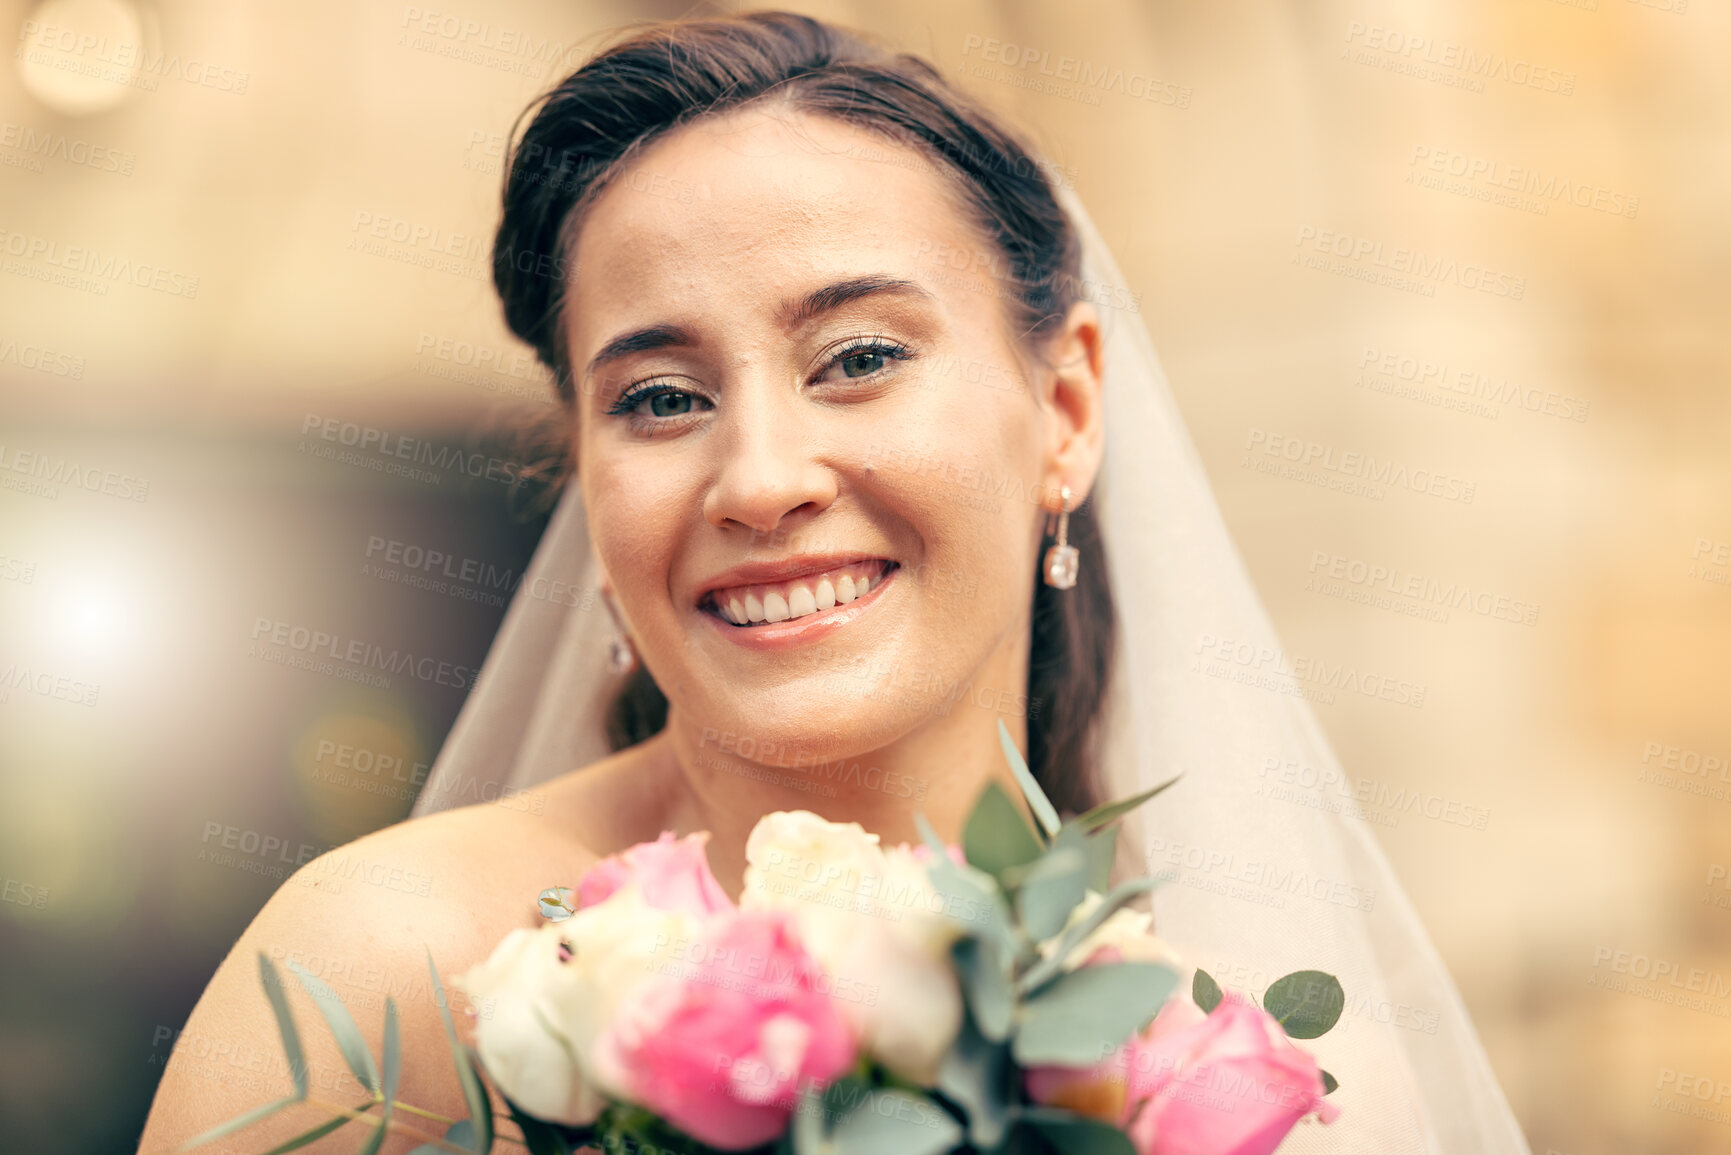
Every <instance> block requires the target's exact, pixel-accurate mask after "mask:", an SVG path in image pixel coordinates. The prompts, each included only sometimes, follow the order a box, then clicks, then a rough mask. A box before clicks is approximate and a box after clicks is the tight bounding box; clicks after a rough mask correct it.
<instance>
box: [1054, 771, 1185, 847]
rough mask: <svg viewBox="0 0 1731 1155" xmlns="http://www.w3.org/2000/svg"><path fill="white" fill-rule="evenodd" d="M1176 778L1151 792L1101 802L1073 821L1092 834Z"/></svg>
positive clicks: (1145, 791)
mask: <svg viewBox="0 0 1731 1155" xmlns="http://www.w3.org/2000/svg"><path fill="white" fill-rule="evenodd" d="M1182 777H1184V775H1182V774H1180V775H1178V778H1182ZM1178 778H1171V779H1168V780H1167V781H1165V782H1162V783H1160V785H1158V786H1156V787H1154V788H1153V789H1152V790H1144V791H1142V793H1140V794H1132V795H1131V796H1130V797H1128V798H1120V799H1118V801H1116V802H1103V803H1101V804H1100V805H1098V806H1096V807H1094V809H1092V810H1090V811H1088V812H1086V813H1084V814H1081V815H1079V816H1077V817H1076V818H1075V819H1074V820H1073V821H1075V822H1076V823H1077V824H1078V825H1079V826H1081V827H1082V829H1084V830H1086V831H1087V832H1088V833H1089V834H1092V833H1094V831H1096V830H1099V829H1100V828H1101V827H1102V826H1107V825H1110V824H1111V823H1113V822H1116V821H1118V819H1120V818H1122V817H1124V815H1126V814H1128V813H1130V812H1131V811H1132V810H1134V809H1136V808H1137V807H1138V806H1140V805H1142V804H1143V803H1144V802H1146V801H1148V800H1149V799H1150V798H1152V797H1154V796H1155V795H1156V794H1159V793H1160V792H1161V791H1162V790H1165V789H1167V788H1168V787H1170V786H1172V785H1174V784H1175V783H1176V782H1177V781H1178Z"/></svg>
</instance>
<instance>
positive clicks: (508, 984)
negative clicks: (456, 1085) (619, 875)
mask: <svg viewBox="0 0 1731 1155" xmlns="http://www.w3.org/2000/svg"><path fill="white" fill-rule="evenodd" d="M700 925H701V924H700V922H699V920H698V919H697V918H695V917H694V916H692V915H689V914H683V913H679V912H676V911H667V910H657V909H656V908H654V907H651V906H649V905H648V904H647V903H645V902H644V901H643V899H642V896H641V894H640V893H639V891H638V889H637V887H636V886H634V885H627V886H624V887H621V888H620V889H619V890H617V891H615V892H614V893H613V894H611V895H610V896H608V898H607V900H606V901H605V902H601V903H597V904H596V905H594V906H591V907H585V908H583V909H581V910H579V911H578V912H577V913H576V914H574V915H572V916H571V917H570V918H568V919H566V920H564V921H563V922H557V923H549V924H547V925H546V926H543V927H541V928H540V929H539V930H534V931H530V930H515V931H512V932H511V934H509V935H508V936H506V938H505V941H504V942H502V943H500V944H499V946H498V948H497V949H495V950H494V952H493V955H492V957H490V958H488V960H487V961H486V962H485V963H483V964H482V965H481V966H479V967H477V968H475V969H474V970H473V971H470V972H469V973H468V974H465V975H463V976H461V977H460V978H459V979H458V981H459V983H461V984H462V986H463V989H464V990H465V991H467V992H469V995H470V997H471V998H474V999H477V1000H480V999H489V1000H491V1001H492V1008H493V1013H492V1015H491V1016H490V1017H489V1018H487V1019H484V1020H482V1022H481V1025H480V1027H479V1029H478V1030H477V1032H476V1046H477V1049H478V1050H479V1051H480V1052H481V1058H482V1060H483V1061H484V1062H485V1063H486V1065H487V1070H488V1072H489V1073H490V1074H492V1075H493V1077H494V1079H495V1080H496V1081H497V1082H498V1084H499V1088H500V1090H501V1091H503V1092H504V1093H505V1094H506V1095H507V1096H509V1097H510V1098H511V1100H512V1101H513V1102H515V1103H517V1104H518V1105H519V1106H521V1107H522V1108H523V1109H524V1110H526V1111H528V1112H529V1113H530V1114H532V1115H535V1116H536V1117H538V1118H542V1119H547V1120H550V1121H553V1122H559V1123H566V1124H569V1125H572V1126H581V1125H583V1124H585V1123H590V1122H593V1121H594V1119H595V1116H596V1114H597V1113H598V1112H599V1111H600V1109H601V1107H602V1106H603V1104H604V1102H605V1100H604V1098H603V1096H609V1097H612V1098H622V1097H623V1095H622V1094H621V1092H620V1083H621V1080H620V1079H619V1078H618V1077H617V1075H616V1074H615V1072H614V1070H613V1065H612V1064H611V1063H610V1062H608V1061H607V1056H605V1055H603V1054H600V1053H598V1050H597V1047H596V1042H597V1040H598V1039H599V1038H600V1037H601V1035H602V1032H603V1031H604V1030H605V1029H606V1027H607V1026H608V1024H610V1023H611V1022H612V1021H613V1019H614V1017H615V1015H616V1013H617V1011H618V1008H619V1007H620V1005H621V1004H622V1003H623V1002H624V1001H625V1000H626V999H627V998H629V997H631V995H632V993H633V992H634V991H635V990H636V989H637V988H638V987H639V986H640V985H641V984H643V983H645V982H648V981H650V980H652V979H653V978H654V977H655V975H656V973H657V972H658V971H659V970H660V969H661V968H662V967H663V966H665V965H667V964H670V963H671V964H675V965H676V964H677V959H678V957H679V955H680V952H682V951H684V950H685V949H687V945H686V944H688V943H690V942H691V941H692V940H693V939H694V938H695V937H696V935H697V933H698V930H699V928H700ZM561 944H563V945H564V947H565V948H566V950H564V951H561V949H560V948H561ZM562 955H563V956H564V957H563V959H562Z"/></svg>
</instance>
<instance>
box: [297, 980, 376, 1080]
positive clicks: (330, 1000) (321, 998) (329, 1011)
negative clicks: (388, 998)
mask: <svg viewBox="0 0 1731 1155" xmlns="http://www.w3.org/2000/svg"><path fill="white" fill-rule="evenodd" d="M289 969H290V970H292V971H294V973H295V977H296V978H297V979H299V980H300V982H301V986H303V987H305V988H306V992H307V994H309V995H311V996H312V997H313V1002H315V1003H317V1004H318V1008H319V1013H320V1014H322V1015H324V1017H325V1022H326V1023H327V1024H329V1026H330V1028H331V1034H332V1035H334V1036H335V1037H336V1040H337V1049H338V1050H340V1051H342V1053H343V1061H344V1062H346V1063H348V1065H349V1070H351V1071H353V1072H354V1075H355V1078H357V1079H359V1080H360V1082H361V1086H363V1087H365V1088H366V1089H367V1090H369V1091H371V1092H372V1093H373V1094H374V1095H377V1094H378V1093H379V1069H378V1068H377V1067H375V1066H374V1065H373V1053H372V1052H371V1051H369V1050H367V1042H366V1040H365V1039H363V1038H362V1037H361V1030H360V1028H359V1027H357V1026H355V1020H354V1016H353V1015H351V1014H349V1008H347V1007H345V1006H344V1005H343V1000H342V999H341V997H339V996H338V995H337V992H336V991H334V990H332V989H331V988H330V987H329V986H328V985H326V983H325V982H324V980H322V979H320V978H319V977H318V976H317V975H315V974H313V973H312V972H311V971H309V970H307V969H306V968H305V967H303V966H301V964H300V963H298V962H296V961H295V960H293V959H290V960H289Z"/></svg>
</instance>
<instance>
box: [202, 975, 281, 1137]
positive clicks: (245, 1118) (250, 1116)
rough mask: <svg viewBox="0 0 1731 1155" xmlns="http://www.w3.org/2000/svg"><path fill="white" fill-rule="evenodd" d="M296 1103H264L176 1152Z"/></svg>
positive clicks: (216, 1127) (245, 1125)
mask: <svg viewBox="0 0 1731 1155" xmlns="http://www.w3.org/2000/svg"><path fill="white" fill-rule="evenodd" d="M260 957H261V958H262V957H263V956H262V955H261V956H260ZM298 1102H300V1098H299V1096H290V1097H289V1098H287V1099H278V1100H277V1101H276V1102H274V1103H266V1104H265V1105H264V1106H262V1107H254V1108H253V1109H252V1110H250V1111H248V1112H247V1113H246V1114H244V1115H237V1116H235V1117H234V1118H233V1119H230V1120H229V1121H228V1122H226V1123H222V1124H219V1125H217V1126H215V1127H212V1128H211V1129H210V1130H208V1131H206V1132H205V1133H204V1134H202V1135H194V1136H193V1137H192V1138H190V1139H188V1140H187V1141H186V1142H184V1143H182V1144H181V1145H180V1146H179V1148H177V1150H180V1151H191V1150H192V1149H193V1148H194V1147H202V1146H204V1145H205V1144H206V1143H210V1142H213V1141H215V1140H217V1139H221V1138H222V1137H223V1136H224V1135H232V1134H234V1133H235V1132H236V1131H239V1130H241V1129H242V1128H244V1127H250V1126H252V1125H253V1124H254V1123H257V1122H258V1121H259V1120H260V1119H268V1118H270V1117H271V1116H272V1115H274V1114H276V1113H277V1112H278V1111H280V1110H282V1109H283V1108H284V1107H287V1106H290V1105H291V1104H294V1103H298Z"/></svg>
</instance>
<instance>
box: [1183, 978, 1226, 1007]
mask: <svg viewBox="0 0 1731 1155" xmlns="http://www.w3.org/2000/svg"><path fill="white" fill-rule="evenodd" d="M1223 997H1224V996H1223V995H1222V993H1221V990H1220V984H1219V983H1217V982H1215V981H1214V976H1213V975H1211V974H1209V973H1208V972H1207V971H1205V970H1203V969H1202V968H1201V967H1197V968H1196V977H1195V978H1194V979H1192V980H1191V981H1190V998H1191V999H1192V1000H1193V1001H1194V1002H1195V1003H1196V1005H1197V1006H1199V1007H1201V1008H1202V1012H1203V1013H1204V1014H1213V1013H1214V1008H1215V1007H1217V1006H1219V1005H1220V1000H1221V999H1222V998H1223Z"/></svg>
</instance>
